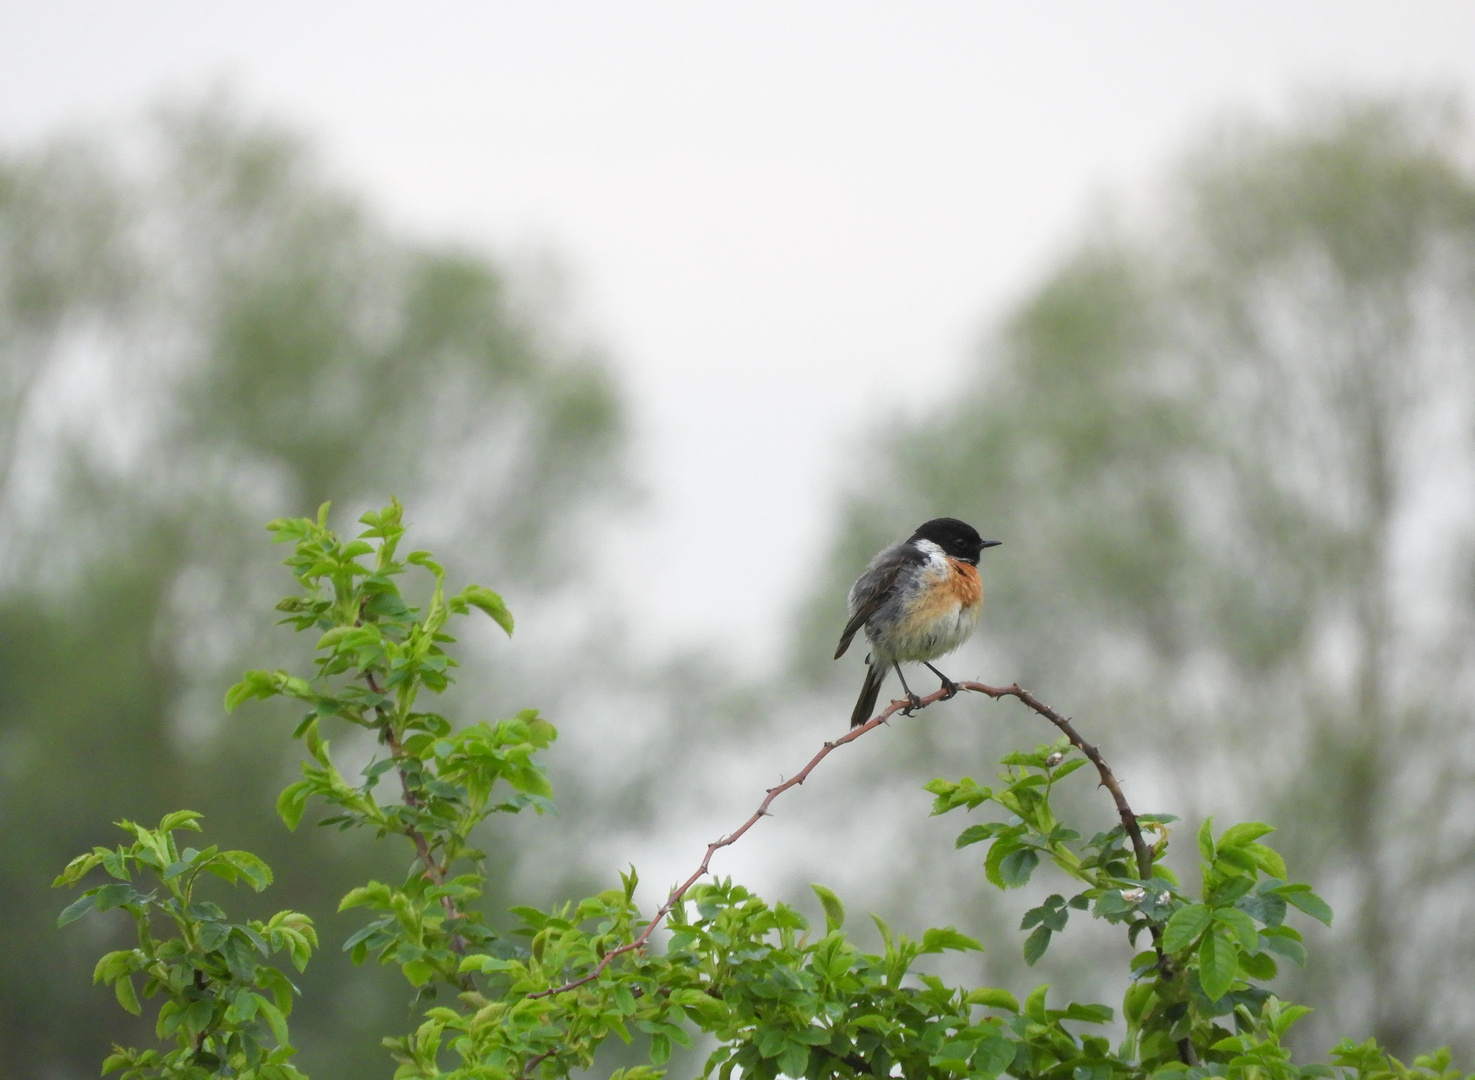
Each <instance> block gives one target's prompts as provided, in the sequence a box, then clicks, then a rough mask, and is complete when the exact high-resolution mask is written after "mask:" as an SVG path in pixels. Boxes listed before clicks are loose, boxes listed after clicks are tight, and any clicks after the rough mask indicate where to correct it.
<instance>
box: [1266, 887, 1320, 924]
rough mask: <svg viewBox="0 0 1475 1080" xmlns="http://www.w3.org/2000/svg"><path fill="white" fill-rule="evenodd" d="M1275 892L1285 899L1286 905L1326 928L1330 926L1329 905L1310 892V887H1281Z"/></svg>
mask: <svg viewBox="0 0 1475 1080" xmlns="http://www.w3.org/2000/svg"><path fill="white" fill-rule="evenodd" d="M1275 892H1276V893H1277V894H1278V895H1280V896H1283V897H1285V899H1286V902H1287V903H1290V904H1294V905H1295V906H1296V907H1298V908H1300V909H1301V910H1302V911H1304V912H1305V913H1306V914H1307V915H1310V916H1311V917H1312V918H1313V919H1315V920H1316V921H1317V922H1320V923H1324V924H1325V925H1327V926H1331V925H1332V908H1331V905H1330V904H1328V903H1327V902H1326V901H1325V900H1323V899H1322V898H1321V897H1319V896H1317V895H1316V894H1315V893H1314V892H1312V891H1311V886H1310V885H1282V886H1281V887H1280V888H1278V889H1276V890H1275Z"/></svg>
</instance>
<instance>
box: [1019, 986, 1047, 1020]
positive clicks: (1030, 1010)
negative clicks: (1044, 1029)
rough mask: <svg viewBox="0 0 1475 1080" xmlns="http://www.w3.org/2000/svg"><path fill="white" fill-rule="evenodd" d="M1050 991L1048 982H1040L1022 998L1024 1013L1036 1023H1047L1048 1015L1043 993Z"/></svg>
mask: <svg viewBox="0 0 1475 1080" xmlns="http://www.w3.org/2000/svg"><path fill="white" fill-rule="evenodd" d="M1049 991H1050V984H1049V983H1042V984H1040V985H1039V986H1037V987H1035V988H1034V989H1033V990H1031V991H1030V992H1029V997H1027V998H1025V999H1024V1015H1025V1016H1028V1017H1029V1018H1030V1019H1031V1020H1033V1021H1035V1023H1037V1024H1048V1023H1049V1022H1050V1017H1049V1016H1048V1015H1047V1014H1046V1012H1045V995H1046V994H1047V993H1049Z"/></svg>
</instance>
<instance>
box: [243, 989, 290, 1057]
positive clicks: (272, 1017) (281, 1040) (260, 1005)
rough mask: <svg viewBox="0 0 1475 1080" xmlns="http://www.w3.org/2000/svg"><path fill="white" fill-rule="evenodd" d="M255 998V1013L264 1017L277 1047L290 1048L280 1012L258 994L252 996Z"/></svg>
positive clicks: (285, 1024) (284, 1021)
mask: <svg viewBox="0 0 1475 1080" xmlns="http://www.w3.org/2000/svg"><path fill="white" fill-rule="evenodd" d="M252 996H253V997H255V998H256V1008H257V1011H259V1012H260V1013H261V1015H262V1016H264V1017H266V1022H267V1024H268V1025H269V1026H270V1027H271V1034H272V1038H274V1039H276V1041H277V1045H278V1046H290V1045H291V1043H290V1042H288V1041H287V1021H286V1020H285V1019H283V1017H282V1010H280V1009H278V1008H277V1007H276V1006H275V1005H273V1004H272V1003H271V1002H270V1001H267V1000H266V998H264V997H262V996H261V995H260V994H254V995H252Z"/></svg>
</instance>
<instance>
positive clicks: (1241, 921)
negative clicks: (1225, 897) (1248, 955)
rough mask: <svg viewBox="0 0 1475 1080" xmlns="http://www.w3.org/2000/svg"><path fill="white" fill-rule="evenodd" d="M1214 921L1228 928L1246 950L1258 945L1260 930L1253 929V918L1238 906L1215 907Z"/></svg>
mask: <svg viewBox="0 0 1475 1080" xmlns="http://www.w3.org/2000/svg"><path fill="white" fill-rule="evenodd" d="M1214 921H1215V922H1216V923H1219V924H1220V925H1221V926H1223V927H1225V928H1226V929H1228V930H1229V932H1230V933H1231V934H1233V935H1234V937H1235V940H1237V941H1238V942H1239V946H1240V948H1242V949H1244V950H1245V951H1246V952H1254V951H1255V950H1256V949H1257V948H1259V947H1260V932H1259V931H1258V930H1256V929H1255V923H1254V920H1253V919H1251V918H1250V917H1249V916H1248V915H1246V914H1245V913H1244V912H1243V911H1240V910H1239V909H1238V908H1223V907H1221V908H1215V909H1214Z"/></svg>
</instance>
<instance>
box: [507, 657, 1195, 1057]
mask: <svg viewBox="0 0 1475 1080" xmlns="http://www.w3.org/2000/svg"><path fill="white" fill-rule="evenodd" d="M957 686H958V688H959V689H961V690H971V691H974V692H975V693H980V694H986V695H987V696H989V697H991V698H994V699H995V700H997V699H999V698H1003V697H1013V698H1018V699H1019V700H1020V701H1021V702H1023V703H1024V704H1025V705H1026V706H1028V707H1029V708H1030V709H1033V710H1034V711H1035V712H1037V713H1039V714H1040V715H1041V716H1043V717H1044V718H1045V719H1046V720H1048V721H1050V723H1052V724H1054V725H1055V726H1056V727H1057V728H1059V729H1060V731H1061V732H1062V733H1063V734H1064V735H1065V737H1066V738H1067V739H1069V740H1070V743H1071V745H1072V746H1074V747H1075V748H1076V749H1078V750H1079V751H1080V752H1081V753H1082V754H1084V755H1085V756H1086V758H1087V759H1088V760H1089V761H1090V762H1091V764H1092V765H1094V766H1096V772H1097V774H1098V775H1099V776H1100V777H1101V785H1102V787H1104V788H1106V790H1107V791H1109V792H1110V793H1111V797H1112V799H1113V801H1114V802H1115V803H1116V808H1117V814H1118V815H1119V816H1120V817H1121V820H1122V828H1123V829H1124V830H1125V831H1126V834H1127V836H1128V838H1129V839H1130V840H1131V842H1132V850H1133V851H1134V852H1135V853H1136V856H1137V871H1138V874H1139V875H1140V876H1141V877H1143V878H1148V877H1151V876H1152V851H1151V849H1150V848H1149V847H1148V846H1147V842H1146V841H1145V840H1143V838H1142V829H1141V828H1140V827H1139V826H1138V824H1137V815H1136V814H1135V813H1133V811H1132V807H1131V805H1130V804H1128V802H1127V797H1126V796H1125V795H1124V794H1122V787H1121V784H1120V783H1118V782H1117V778H1116V776H1115V775H1114V774H1113V773H1112V771H1111V769H1110V767H1108V765H1107V764H1106V760H1105V759H1104V758H1103V757H1102V756H1101V751H1100V750H1098V749H1097V748H1096V747H1095V746H1093V745H1092V744H1091V743H1088V742H1087V741H1086V740H1085V739H1083V738H1081V735H1080V733H1079V732H1078V731H1076V729H1075V727H1074V726H1073V725H1072V724H1071V722H1070V720H1069V719H1067V718H1066V717H1063V716H1061V715H1060V714H1059V713H1057V712H1056V711H1055V710H1054V709H1052V708H1050V707H1049V706H1048V705H1046V704H1044V703H1043V702H1041V701H1040V700H1039V699H1038V698H1036V697H1035V696H1034V695H1033V694H1031V693H1030V692H1029V691H1027V690H1024V689H1022V688H1021V687H1020V686H1019V684H1018V683H1015V684H1013V685H1010V686H1003V687H999V686H989V685H987V684H986V683H981V682H960V683H958V684H957ZM948 696H949V694H948V692H947V690H946V689H940V690H936V691H934V692H932V693H931V694H928V695H927V696H926V697H924V698H922V699H921V703H920V705H918V708H926V707H927V706H928V705H931V704H933V703H934V702H937V701H941V700H943V699H944V698H946V697H948ZM906 708H907V702H906V701H893V702H892V703H891V704H890V705H888V706H887V707H886V708H885V709H884V710H882V711H881V712H880V713H879V714H877V715H876V716H875V717H873V718H872V719H870V720H869V721H867V722H866V723H865V724H863V725H861V726H860V727H857V728H852V729H851V730H850V731H849V732H847V733H846V734H844V735H842V736H841V737H840V738H838V739H832V740H830V741H829V742H826V743H825V744H824V745H823V746H822V747H820V750H819V753H817V754H815V755H814V757H812V758H810V759H809V763H808V764H807V765H805V766H804V768H802V769H800V770H799V772H797V773H795V774H794V775H793V776H792V777H790V778H789V779H788V780H785V781H784V782H783V783H781V784H778V785H777V786H775V787H771V788H769V789H768V791H767V792H766V794H765V796H764V799H763V801H762V802H761V803H759V804H758V809H757V810H755V811H753V814H752V816H750V817H749V818H748V820H747V821H745V822H743V823H742V824H741V825H740V826H738V827H737V829H735V830H734V831H732V832H730V833H728V834H727V835H726V836H723V837H720V838H718V839H717V840H714V841H712V843H710V844H708V845H707V853H706V854H705V855H704V856H703V857H702V862H701V865H700V866H698V867H697V868H696V870H695V871H693V872H692V874H691V876H690V877H688V878H687V879H686V880H685V881H683V882H682V883H681V884H680V885H678V886H676V888H674V889H672V890H671V894H670V895H669V896H668V897H666V902H665V903H664V904H662V905H661V907H660V909H659V910H657V911H656V913H655V915H654V916H652V917H651V920H650V922H648V923H646V924H645V928H644V929H643V930H641V932H640V933H639V934H638V935H636V937H635V938H634V940H632V941H629V942H627V943H626V944H624V945H621V946H620V947H618V948H616V949H611V950H610V951H609V952H607V953H605V954H604V957H603V959H601V960H600V961H599V963H598V964H597V965H595V967H594V970H593V971H591V972H589V974H587V975H585V976H583V977H581V978H578V979H574V980H573V981H571V982H568V983H565V984H564V985H562V986H555V987H550V988H549V989H547V990H540V991H539V992H538V993H536V994H529V995H528V997H529V998H543V997H550V996H552V995H554V994H562V993H564V992H566V991H569V990H575V989H577V988H578V987H580V986H585V985H587V984H589V983H591V982H594V981H595V980H596V979H598V978H599V976H600V975H602V974H603V973H604V970H605V968H607V967H609V965H610V963H611V962H612V961H613V960H614V959H615V958H616V957H617V956H620V955H622V954H624V953H627V952H632V951H633V950H635V949H639V948H641V947H643V946H644V945H645V943H646V942H647V941H649V940H650V936H651V934H653V933H654V932H655V929H656V927H658V926H660V924H661V923H662V922H663V921H664V920H665V918H666V916H667V915H669V914H670V913H671V909H672V908H674V907H675V906H676V905H677V904H678V903H680V902H681V898H682V897H683V896H685V895H686V893H687V891H688V890H689V889H690V888H691V887H692V886H693V885H695V884H696V883H697V882H698V881H700V880H701V879H702V878H703V877H705V876H706V874H707V872H708V867H709V866H710V865H711V862H712V856H713V855H715V854H716V853H717V852H718V851H720V850H721V849H722V848H725V847H728V846H729V845H731V844H735V843H737V841H738V840H739V839H741V838H742V836H743V834H744V833H746V832H747V831H748V830H749V829H751V828H752V827H753V826H754V825H756V824H758V821H759V820H760V819H761V818H763V817H766V816H767V815H768V808H769V807H770V806H771V805H773V801H774V800H775V799H777V798H778V797H779V796H780V795H782V794H783V793H784V792H786V791H788V790H789V789H790V788H793V787H797V786H798V785H800V784H802V783H804V781H805V780H807V779H808V778H809V774H810V773H811V772H813V771H814V769H815V766H817V765H818V764H819V763H820V762H821V761H823V760H824V759H825V758H827V757H829V755H830V752H831V751H833V750H834V749H836V748H837V747H840V746H844V745H845V744H846V743H850V742H854V741H855V740H856V739H858V738H860V737H861V736H862V735H864V734H866V733H867V732H868V731H872V730H874V729H875V728H877V727H880V726H881V725H882V724H884V723H886V721H888V720H889V719H891V717H892V716H894V715H895V714H896V713H898V712H900V711H902V710H903V709H906ZM1151 929H1152V937H1153V947H1154V948H1155V949H1156V951H1157V956H1158V970H1159V971H1161V972H1162V974H1163V977H1164V978H1168V979H1171V978H1172V977H1173V972H1172V968H1171V966H1170V964H1169V963H1168V958H1167V957H1166V956H1165V955H1164V953H1163V951H1162V930H1161V929H1160V928H1159V927H1157V926H1155V925H1154V926H1153V927H1152V928H1151ZM1178 1049H1179V1055H1180V1056H1181V1057H1182V1059H1183V1061H1184V1062H1185V1063H1186V1064H1188V1065H1196V1064H1198V1059H1197V1055H1196V1054H1195V1052H1194V1049H1193V1044H1192V1043H1191V1042H1190V1041H1189V1040H1187V1039H1184V1040H1182V1041H1181V1042H1180V1043H1179V1045H1178Z"/></svg>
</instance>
